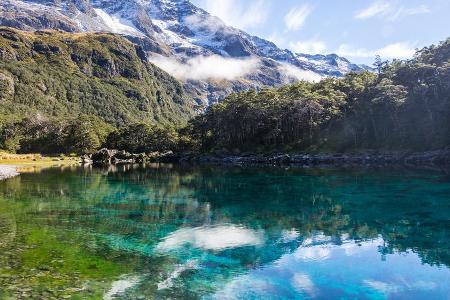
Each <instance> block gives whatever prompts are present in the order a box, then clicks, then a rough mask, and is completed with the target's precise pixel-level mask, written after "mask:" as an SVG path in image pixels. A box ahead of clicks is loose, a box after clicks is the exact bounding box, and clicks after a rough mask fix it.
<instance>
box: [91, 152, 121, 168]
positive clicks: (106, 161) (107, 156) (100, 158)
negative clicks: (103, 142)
mask: <svg viewBox="0 0 450 300" xmlns="http://www.w3.org/2000/svg"><path fill="white" fill-rule="evenodd" d="M117 152H118V151H117V150H108V149H106V148H103V149H100V150H98V151H97V152H95V153H94V154H92V156H91V159H92V162H93V163H94V164H101V165H110V164H111V163H112V161H111V160H112V158H113V157H114V155H116V153H117Z"/></svg>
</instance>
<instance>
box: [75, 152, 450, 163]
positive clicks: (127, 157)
mask: <svg viewBox="0 0 450 300" xmlns="http://www.w3.org/2000/svg"><path fill="white" fill-rule="evenodd" d="M82 161H83V163H84V164H94V165H95V164H97V165H109V164H135V163H136V164H139V163H146V162H160V163H193V164H218V165H280V166H284V165H295V166H301V167H320V166H336V167H340V166H343V167H345V166H380V167H382V166H392V165H396V166H411V167H418V166H419V167H426V166H432V167H442V168H447V167H450V149H445V150H436V151H427V152H399V151H398V152H378V151H366V152H361V153H341V154H339V153H336V154H287V153H272V154H254V153H247V154H242V155H229V154H226V153H216V154H195V153H174V152H172V151H167V152H153V153H149V154H145V153H141V154H131V153H128V152H125V151H117V150H109V149H101V150H99V151H98V152H96V153H94V154H92V155H86V156H84V157H82Z"/></svg>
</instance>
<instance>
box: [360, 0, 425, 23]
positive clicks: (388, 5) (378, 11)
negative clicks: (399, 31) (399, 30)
mask: <svg viewBox="0 0 450 300" xmlns="http://www.w3.org/2000/svg"><path fill="white" fill-rule="evenodd" d="M430 12H431V10H430V8H429V7H428V6H427V5H424V4H423V5H419V6H415V7H405V6H402V5H399V4H398V2H396V1H392V0H391V1H389V2H388V1H385V0H377V1H375V2H373V3H372V4H370V5H369V6H368V7H366V8H365V9H363V10H360V11H358V12H356V13H355V18H356V19H369V18H373V17H376V16H379V17H384V18H386V19H387V20H389V21H395V20H397V19H399V18H401V17H403V16H412V15H419V14H427V13H430Z"/></svg>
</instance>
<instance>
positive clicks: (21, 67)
mask: <svg viewBox="0 0 450 300" xmlns="http://www.w3.org/2000/svg"><path fill="white" fill-rule="evenodd" d="M22 38H23V39H26V38H27V37H22ZM98 38H99V37H95V39H98ZM102 38H104V39H106V38H108V39H111V38H112V37H102ZM45 39H47V38H45V37H44V40H45ZM95 39H94V42H92V41H89V40H88V41H89V42H90V43H94V45H95V47H100V46H99V44H98V43H96V42H95ZM47 42H48V41H47ZM23 44H25V46H23V47H27V46H26V42H23ZM78 44H79V42H73V43H71V44H70V45H69V47H68V48H69V49H72V48H74V47H75V46H77V45H78ZM112 44H114V43H112ZM33 45H34V47H35V45H36V42H35V43H34V44H33ZM78 46H79V45H78ZM65 47H67V46H65V45H60V46H59V48H60V49H65ZM122 47H130V46H129V45H128V44H124V46H122ZM44 48H45V47H44ZM47 48H48V47H47ZM47 48H45V49H47ZM50 49H51V48H50ZM93 50H94V51H92V53H93V54H94V55H93V54H92V53H91V54H89V55H87V54H83V55H87V58H86V57H83V56H82V57H81V58H76V57H74V56H73V53H72V56H71V59H72V60H74V61H75V65H77V68H76V71H73V75H72V76H73V78H75V79H76V80H80V78H81V79H82V82H84V83H83V84H84V85H83V86H86V83H85V82H86V80H87V79H88V78H89V77H85V76H86V75H85V73H86V72H84V73H83V68H91V71H90V72H91V73H92V72H94V74H90V75H89V76H91V77H92V78H93V80H94V82H96V83H98V84H101V85H103V86H104V87H103V86H102V90H99V91H100V92H102V91H107V92H106V93H109V94H107V95H105V96H104V97H101V96H98V95H99V94H98V93H94V96H95V97H94V96H92V97H94V98H95V99H99V98H98V97H100V100H95V99H93V98H92V97H91V98H88V97H89V96H86V95H84V96H78V98H77V99H76V101H75V102H76V106H75V107H76V109H75V110H74V109H71V106H68V105H67V102H68V101H69V102H70V100H65V101H61V100H60V99H57V100H55V99H54V97H41V98H38V99H39V100H40V103H37V104H36V102H35V101H34V99H36V95H40V94H46V93H47V94H48V92H42V88H43V87H39V86H40V85H39V83H38V82H37V83H36V82H35V80H32V79H29V78H30V74H28V73H29V72H30V68H37V67H38V66H42V65H46V66H47V63H48V60H49V57H50V58H51V59H55V54H52V55H47V56H46V59H42V58H39V59H36V58H33V64H31V65H26V64H23V63H21V62H17V61H16V62H9V63H2V65H1V67H2V68H1V69H0V71H1V70H6V71H1V72H2V73H0V91H2V93H0V96H2V97H3V100H1V105H0V106H1V107H2V111H3V113H4V115H3V117H2V118H1V120H0V149H3V150H6V151H10V152H18V153H29V152H39V153H44V154H46V153H47V154H56V153H76V154H83V153H90V152H92V151H95V150H96V149H99V148H101V147H109V148H115V149H119V150H127V151H130V152H135V153H136V152H151V151H164V150H174V151H180V152H182V151H191V152H192V151H194V152H197V153H208V152H212V151H217V150H224V151H229V152H237V153H239V152H244V151H252V152H269V151H286V152H317V151H324V152H325V151H327V152H346V151H360V150H372V149H376V150H414V151H425V150H432V149H443V148H446V147H448V146H450V39H449V40H446V41H444V42H441V43H440V44H439V45H432V46H430V47H426V48H424V49H421V50H418V51H417V52H416V54H415V56H414V58H413V59H411V60H407V61H401V60H394V61H390V62H385V61H382V60H381V59H380V58H379V57H377V59H376V61H375V64H374V65H375V67H376V71H375V72H363V73H350V74H348V75H346V76H345V77H343V78H326V79H323V80H321V81H320V82H317V83H311V82H305V81H302V82H298V83H295V84H292V85H287V86H282V87H279V88H263V89H261V90H259V91H255V90H250V91H244V92H240V93H233V94H231V95H229V96H228V97H227V98H226V99H224V100H223V101H222V102H220V103H218V104H214V105H211V106H210V107H208V108H207V109H206V110H205V111H204V112H202V113H199V114H197V115H196V116H194V117H192V116H193V115H194V114H193V113H192V111H193V110H192V108H189V106H188V101H187V100H186V96H185V95H184V94H183V91H182V87H181V85H179V84H177V83H176V81H174V79H171V78H170V77H169V76H168V75H165V74H163V73H162V71H158V69H157V68H156V67H152V66H151V65H150V64H149V65H147V64H143V63H141V62H140V60H139V58H138V50H135V49H133V50H132V51H134V53H137V54H133V55H132V56H131V57H132V58H133V61H132V62H133V64H136V65H137V66H138V67H139V70H140V71H139V72H140V73H130V72H128V71H127V70H132V69H133V65H131V66H127V65H124V64H125V63H124V59H126V57H125V58H124V57H121V56H123V55H124V54H123V53H124V51H122V52H118V49H115V47H112V46H108V48H107V49H99V50H97V51H95V48H94V49H93ZM100 50H101V51H100ZM122 50H123V49H122ZM46 51H47V50H46ZM67 51H69V50H67ZM16 52H17V51H16ZM60 52H63V53H64V51H60ZM99 53H100V54H101V55H100V58H99V59H97V62H96V60H95V59H94V60H93V59H92V58H95V57H98V56H99ZM3 56H5V54H3ZM104 56H106V57H108V59H106V60H102V59H101V57H104ZM3 61H4V60H3ZM77 61H80V62H78V63H77ZM43 62H44V63H43ZM111 62H112V63H111ZM70 65H72V62H71V64H70ZM104 65H106V69H107V70H109V73H106V74H104V72H103V71H102V70H104V69H105V66H104ZM48 66H50V65H48ZM52 66H53V65H52ZM116 66H117V67H116ZM49 68H50V67H49ZM111 69H114V70H116V71H114V72H116V73H119V75H120V76H121V77H120V78H117V77H113V76H110V75H111V74H110V73H111V72H112V71H111ZM52 70H53V71H55V67H52ZM80 70H81V71H80ZM95 70H97V71H95ZM121 70H122V71H121ZM56 71H58V72H61V69H57V70H56ZM17 72H22V73H27V72H28V73H27V74H28V75H27V74H25V75H23V76H25V77H26V76H28V77H26V78H28V81H30V82H29V83H28V85H30V83H31V85H33V87H34V88H28V89H27V88H25V87H23V86H20V85H19V88H20V93H21V94H20V95H21V96H22V98H23V101H25V100H28V103H27V102H26V101H25V103H23V106H25V107H29V106H31V107H33V108H34V109H33V110H30V109H27V110H24V109H22V110H18V109H10V108H8V107H17V105H10V106H8V103H11V101H12V100H8V97H9V96H8V88H9V89H11V88H10V87H9V85H10V81H8V78H7V76H6V75H5V74H11V73H17ZM120 72H122V73H120ZM158 72H159V73H158ZM151 73H153V74H158V75H157V76H158V78H159V82H161V83H158V82H156V83H155V82H154V81H152V80H151ZM50 74H51V72H50ZM18 76H22V75H18ZM134 77H142V78H143V80H144V81H145V82H149V83H153V87H150V90H145V89H143V88H142V87H141V86H137V81H136V80H137V79H136V78H134ZM77 78H78V79H77ZM44 79H45V78H44ZM75 79H72V80H73V81H72V82H76V81H75ZM52 81H53V82H55V81H54V79H53V78H48V79H47V82H52ZM141 83H142V82H141ZM155 84H159V85H155ZM47 86H50V87H53V88H55V85H54V84H53V85H52V84H47ZM120 86H122V87H123V86H129V89H128V96H130V95H135V98H133V99H135V100H134V102H133V103H134V105H135V106H133V107H129V106H128V107H127V106H126V105H129V104H126V103H127V102H121V103H122V104H121V105H112V104H111V101H113V100H111V97H113V96H108V95H112V94H114V93H116V94H120V96H117V97H119V98H120V99H122V98H123V97H127V94H125V95H124V94H123V91H120V92H119V90H120ZM132 86H134V89H135V90H138V91H140V92H139V93H132V89H131V87H132ZM167 86H169V88H167ZM86 87H87V86H86ZM56 88H58V87H56ZM112 88H115V89H117V90H116V92H115V91H114V90H111V89H112ZM39 89H40V90H41V91H40V92H39ZM46 89H50V88H48V87H46ZM59 89H66V88H65V87H64V84H63V83H61V87H59ZM161 91H162V92H161ZM177 91H178V92H177ZM38 92H39V93H38ZM27 93H28V94H27ZM62 94H63V95H68V94H70V93H69V91H68V90H67V91H64V93H62ZM72 94H73V93H72ZM80 94H83V93H82V92H80V93H78V95H80ZM100 95H101V93H100ZM152 95H153V96H152ZM162 95H163V96H162ZM153 97H154V99H155V100H152V99H153ZM124 99H125V98H124ZM139 99H140V100H139ZM158 99H159V100H158ZM30 100H33V101H34V102H33V101H31V102H30ZM8 101H9V102H8ZM52 101H53V102H52ZM55 101H56V102H55ZM72 101H73V100H72ZM89 101H90V102H89ZM95 101H106V102H104V103H109V106H108V107H110V108H111V109H110V110H106V112H105V110H104V107H101V106H99V105H98V103H96V102H95ZM120 101H122V100H120ZM139 101H141V102H139ZM142 101H144V102H142ZM151 101H154V102H151ZM158 101H159V102H161V103H162V104H161V105H162V106H163V107H164V109H165V110H164V111H161V110H156V109H155V107H156V106H155V103H156V104H157V103H158ZM54 102H55V103H57V104H58V105H55V103H54ZM61 103H62V104H61ZM86 103H91V104H89V105H90V106H87V107H88V109H86V105H87V104H86ZM139 103H141V104H142V103H149V104H147V106H146V107H140V104H139ZM49 104H52V105H53V107H54V108H55V109H54V110H53V111H52V113H47V114H45V113H41V112H42V111H45V109H43V107H45V106H46V105H49ZM116 104H117V103H116ZM21 105H22V104H21ZM72 107H73V105H72ZM152 107H153V108H152ZM152 111H154V114H156V115H153V117H152V116H151V114H152ZM124 112H125V113H124ZM136 114H138V115H136ZM11 116H14V117H11ZM188 119H189V121H186V120H188Z"/></svg>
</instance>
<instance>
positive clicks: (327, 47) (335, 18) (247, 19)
mask: <svg viewBox="0 0 450 300" xmlns="http://www.w3.org/2000/svg"><path fill="white" fill-rule="evenodd" d="M191 1H192V2H193V3H194V4H196V5H198V6H199V7H202V8H204V9H205V10H207V11H208V12H210V13H211V14H213V15H215V16H218V17H220V18H221V19H222V20H224V21H225V22H226V23H227V24H229V25H232V26H234V27H237V28H240V29H243V30H245V31H247V32H248V33H250V34H254V35H257V36H260V37H263V38H266V39H268V40H271V41H273V42H275V43H276V44H277V45H278V46H279V47H281V48H288V49H290V50H292V51H294V52H302V53H310V54H316V53H322V54H327V53H337V54H339V55H342V56H345V57H347V58H349V59H350V60H351V61H353V62H357V63H366V64H371V63H372V62H373V60H374V57H375V55H376V54H380V55H381V56H383V57H384V58H385V59H393V58H402V59H403V58H409V57H411V56H412V54H413V53H414V49H416V48H422V47H424V46H428V45H431V44H436V43H438V42H439V41H442V40H444V39H446V38H448V37H450V0H426V1H425V0H191Z"/></svg>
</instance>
